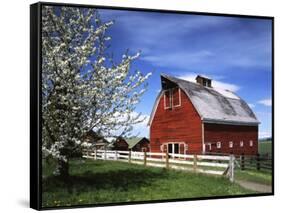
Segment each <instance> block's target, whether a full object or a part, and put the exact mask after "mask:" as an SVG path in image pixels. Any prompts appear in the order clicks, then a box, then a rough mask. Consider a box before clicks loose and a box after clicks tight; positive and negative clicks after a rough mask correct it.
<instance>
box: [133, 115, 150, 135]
mask: <svg viewBox="0 0 281 213" xmlns="http://www.w3.org/2000/svg"><path fill="white" fill-rule="evenodd" d="M140 120H142V122H140V123H138V124H135V125H134V127H133V131H132V135H138V136H139V137H148V132H149V126H148V125H147V124H148V120H149V115H141V116H140Z"/></svg>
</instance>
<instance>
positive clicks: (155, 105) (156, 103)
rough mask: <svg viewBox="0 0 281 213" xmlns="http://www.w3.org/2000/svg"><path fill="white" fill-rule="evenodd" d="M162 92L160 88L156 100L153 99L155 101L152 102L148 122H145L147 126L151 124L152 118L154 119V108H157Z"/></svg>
mask: <svg viewBox="0 0 281 213" xmlns="http://www.w3.org/2000/svg"><path fill="white" fill-rule="evenodd" d="M163 94H164V91H163V90H162V91H161V92H160V93H159V94H158V96H157V98H156V100H155V102H154V106H153V109H152V112H151V114H150V117H149V121H148V123H147V125H148V126H150V125H151V123H152V121H153V119H154V115H155V112H156V110H157V108H158V105H159V102H160V100H161V98H162V95H163Z"/></svg>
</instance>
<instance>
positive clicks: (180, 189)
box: [42, 160, 254, 207]
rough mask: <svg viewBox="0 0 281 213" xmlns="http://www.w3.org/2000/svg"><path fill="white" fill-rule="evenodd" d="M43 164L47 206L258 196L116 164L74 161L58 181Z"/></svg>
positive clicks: (219, 183)
mask: <svg viewBox="0 0 281 213" xmlns="http://www.w3.org/2000/svg"><path fill="white" fill-rule="evenodd" d="M52 166H53V165H52V164H50V165H49V164H46V163H44V164H43V177H44V178H43V197H42V200H43V206H44V207H54V206H68V205H81V204H101V203H118V202H130V201H147V200H161V199H180V198H194V197H209V196H225V195H241V194H249V193H254V192H252V191H249V190H246V189H243V188H241V187H240V186H238V185H236V184H233V183H230V182H229V180H227V179H226V178H223V177H214V176H207V175H200V174H194V173H187V172H181V171H175V170H166V169H162V168H153V167H144V166H141V165H135V164H128V163H122V162H114V161H94V160H73V161H71V162H70V173H71V178H70V179H69V180H67V181H66V180H64V181H61V180H58V179H57V178H56V177H54V176H53V175H52V173H51V171H52V170H51V167H52Z"/></svg>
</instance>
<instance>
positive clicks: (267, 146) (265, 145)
mask: <svg viewBox="0 0 281 213" xmlns="http://www.w3.org/2000/svg"><path fill="white" fill-rule="evenodd" d="M271 147H272V143H271V141H262V142H261V141H260V142H259V153H260V154H266V153H269V155H271Z"/></svg>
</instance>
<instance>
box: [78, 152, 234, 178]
mask: <svg viewBox="0 0 281 213" xmlns="http://www.w3.org/2000/svg"><path fill="white" fill-rule="evenodd" d="M83 153H84V154H83V157H84V158H90V159H95V160H115V161H122V162H128V163H134V164H141V165H145V166H153V167H162V168H167V169H176V170H184V171H193V172H198V173H205V174H212V175H225V176H227V177H228V178H229V179H230V181H232V182H233V181H234V160H235V158H234V156H233V155H230V156H214V155H190V154H188V155H185V154H171V153H155V152H133V151H117V150H115V151H112V150H87V149H85V150H83Z"/></svg>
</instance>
